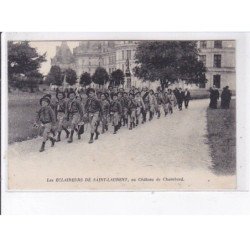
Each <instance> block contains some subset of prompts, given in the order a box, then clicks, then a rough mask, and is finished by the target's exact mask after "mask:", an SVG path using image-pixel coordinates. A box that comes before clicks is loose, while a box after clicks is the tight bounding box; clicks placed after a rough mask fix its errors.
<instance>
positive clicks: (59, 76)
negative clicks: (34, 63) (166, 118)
mask: <svg viewBox="0 0 250 250" xmlns="http://www.w3.org/2000/svg"><path fill="white" fill-rule="evenodd" d="M63 76H64V75H63V73H62V70H61V68H60V67H59V66H56V65H53V66H51V68H50V71H49V73H48V75H47V77H46V83H47V84H53V85H58V86H60V85H62V82H63Z"/></svg>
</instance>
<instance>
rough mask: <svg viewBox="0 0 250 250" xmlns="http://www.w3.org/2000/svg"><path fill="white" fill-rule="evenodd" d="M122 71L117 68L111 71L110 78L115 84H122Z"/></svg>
mask: <svg viewBox="0 0 250 250" xmlns="http://www.w3.org/2000/svg"><path fill="white" fill-rule="evenodd" d="M124 77H125V76H124V73H123V71H122V70H120V69H117V70H115V71H113V72H112V73H111V76H110V79H111V81H112V83H113V84H114V85H115V86H119V85H120V84H124Z"/></svg>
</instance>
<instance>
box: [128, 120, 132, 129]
mask: <svg viewBox="0 0 250 250" xmlns="http://www.w3.org/2000/svg"><path fill="white" fill-rule="evenodd" d="M129 130H132V122H130V126H129Z"/></svg>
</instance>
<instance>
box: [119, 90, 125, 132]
mask: <svg viewBox="0 0 250 250" xmlns="http://www.w3.org/2000/svg"><path fill="white" fill-rule="evenodd" d="M119 93H120V94H122V92H118V95H119ZM122 95H123V94H122ZM117 100H118V102H119V103H120V104H121V113H120V114H119V122H118V129H120V128H121V126H122V120H124V100H123V96H121V97H118V99H117Z"/></svg>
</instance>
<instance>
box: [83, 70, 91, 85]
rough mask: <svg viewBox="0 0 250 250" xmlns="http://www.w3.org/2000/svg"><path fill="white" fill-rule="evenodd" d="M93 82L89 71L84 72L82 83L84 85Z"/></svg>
mask: <svg viewBox="0 0 250 250" xmlns="http://www.w3.org/2000/svg"><path fill="white" fill-rule="evenodd" d="M91 82H92V79H91V76H90V74H89V73H88V72H84V73H82V74H81V77H80V84H81V85H82V86H84V87H86V86H88V85H90V83H91Z"/></svg>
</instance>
